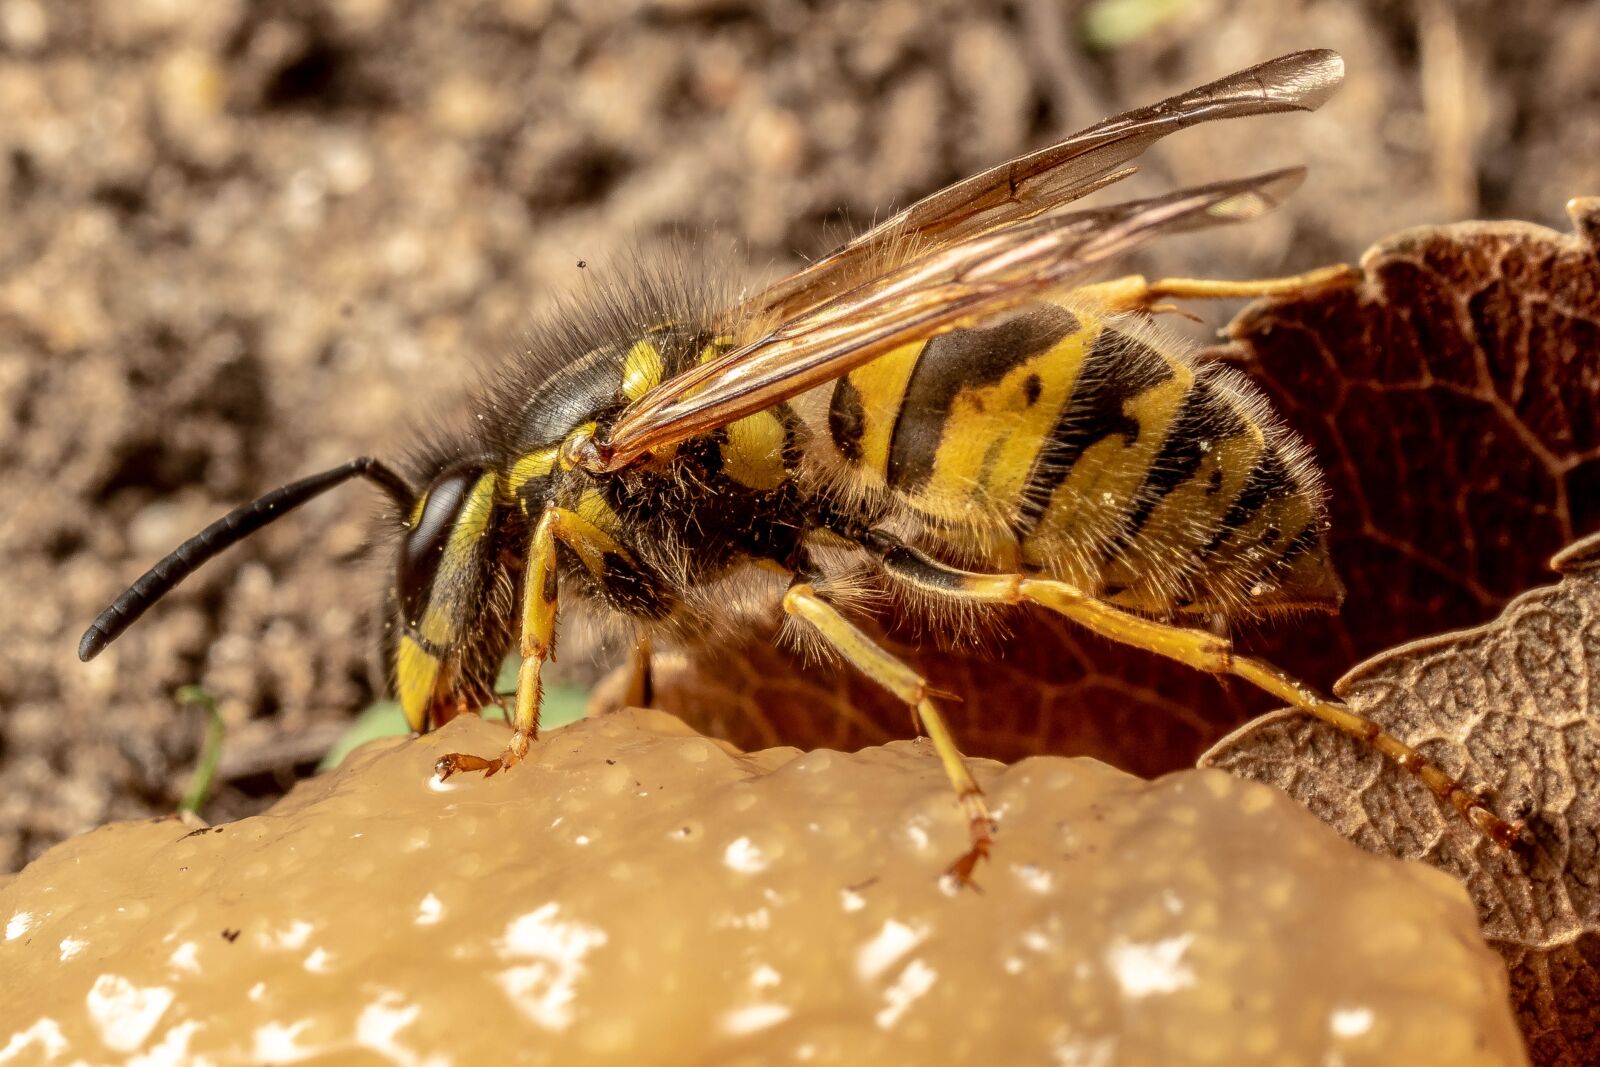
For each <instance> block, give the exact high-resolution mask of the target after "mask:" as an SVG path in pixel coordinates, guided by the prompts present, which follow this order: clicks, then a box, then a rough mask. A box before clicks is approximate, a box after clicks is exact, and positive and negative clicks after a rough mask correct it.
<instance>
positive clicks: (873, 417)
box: [850, 341, 927, 483]
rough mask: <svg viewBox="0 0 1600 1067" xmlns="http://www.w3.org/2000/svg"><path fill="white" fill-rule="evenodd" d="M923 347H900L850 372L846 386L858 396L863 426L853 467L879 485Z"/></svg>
mask: <svg viewBox="0 0 1600 1067" xmlns="http://www.w3.org/2000/svg"><path fill="white" fill-rule="evenodd" d="M926 344H927V342H926V341H913V342H912V343H910V344H907V345H901V346H900V347H899V348H896V349H894V350H893V351H892V352H889V353H888V354H886V355H883V356H879V357H878V358H877V359H875V360H873V361H872V362H871V363H867V364H865V365H863V366H860V367H857V368H856V369H855V370H853V371H851V372H850V384H851V385H853V386H855V389H856V392H857V393H859V394H860V396H861V413H862V421H863V423H864V425H863V427H862V432H861V461H860V462H859V463H857V464H856V465H855V466H856V468H857V469H858V470H862V471H866V472H869V473H871V474H873V475H875V476H876V477H877V480H878V481H879V482H880V483H881V482H882V481H883V480H884V478H885V477H886V474H887V472H888V470H889V444H890V442H891V441H892V440H893V439H894V426H895V423H896V421H898V420H899V418H900V405H901V402H902V401H903V400H904V399H905V395H906V385H907V384H908V383H909V382H910V381H911V372H912V371H914V370H916V368H917V357H918V356H920V355H921V354H922V349H923V347H924V346H925V345H926Z"/></svg>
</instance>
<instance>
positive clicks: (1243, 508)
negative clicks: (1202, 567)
mask: <svg viewBox="0 0 1600 1067" xmlns="http://www.w3.org/2000/svg"><path fill="white" fill-rule="evenodd" d="M1299 491H1300V487H1299V486H1298V485H1297V484H1296V483H1295V480H1294V475H1293V474H1292V473H1291V472H1290V470H1289V465H1288V464H1287V463H1285V462H1284V459H1283V456H1282V455H1281V454H1280V453H1279V451H1278V449H1277V447H1276V446H1275V445H1268V446H1267V448H1266V450H1265V451H1264V452H1262V453H1261V459H1260V460H1259V461H1258V462H1257V463H1256V466H1255V469H1254V470H1252V471H1251V472H1250V477H1249V478H1247V479H1245V483H1244V488H1243V489H1241V490H1240V491H1239V499H1237V500H1235V501H1234V502H1233V504H1232V506H1230V507H1229V508H1228V510H1227V511H1226V512H1224V513H1223V516H1222V523H1221V525H1220V526H1219V527H1218V528H1217V532H1216V535H1215V536H1214V537H1212V538H1211V540H1210V542H1209V543H1208V544H1207V545H1206V546H1205V547H1204V548H1202V549H1201V550H1200V553H1199V558H1200V559H1202V560H1204V559H1205V558H1207V557H1208V556H1210V555H1211V554H1212V553H1214V552H1216V550H1217V549H1218V548H1220V547H1221V546H1222V544H1223V542H1225V541H1227V540H1228V539H1229V538H1230V537H1232V536H1233V535H1234V533H1236V532H1237V531H1239V530H1242V529H1243V528H1244V527H1246V526H1248V525H1250V521H1251V520H1252V519H1254V518H1255V517H1256V515H1257V514H1259V513H1260V511H1261V509H1262V508H1264V507H1266V506H1267V504H1269V503H1271V502H1272V501H1275V500H1282V499H1284V498H1285V497H1289V496H1293V495H1294V494H1295V493H1297V492H1299Z"/></svg>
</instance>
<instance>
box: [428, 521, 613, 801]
mask: <svg viewBox="0 0 1600 1067" xmlns="http://www.w3.org/2000/svg"><path fill="white" fill-rule="evenodd" d="M564 516H567V517H570V518H573V519H577V516H576V515H574V514H573V513H572V512H569V511H564V510H563V509H561V508H549V509H547V510H546V511H545V513H544V514H543V515H541V516H540V517H539V525H538V526H536V527H535V528H534V531H533V541H532V543H531V544H530V545H529V548H528V572H527V575H526V578H525V580H524V581H523V583H522V637H521V640H520V642H519V645H518V649H519V651H520V652H521V653H522V663H521V665H520V666H519V667H518V668H517V704H516V711H515V713H514V714H513V715H512V719H511V722H512V733H511V740H510V741H508V742H507V743H506V747H505V750H504V751H503V752H501V753H500V755H498V756H495V757H493V758H489V757H486V756H472V755H468V754H466V753H462V752H451V753H449V754H448V755H444V756H440V757H439V759H438V761H437V762H435V763H434V765H433V769H434V772H435V773H437V774H438V775H439V778H440V780H444V779H447V778H449V777H450V776H451V775H452V774H454V773H456V772H457V771H482V772H483V775H484V777H485V778H488V777H491V776H493V775H494V774H496V773H497V772H498V771H500V770H501V769H503V768H506V767H514V766H516V764H517V763H519V762H520V761H521V760H522V757H524V756H526V755H527V754H528V749H529V747H530V746H531V745H532V744H533V739H534V738H535V737H537V736H538V735H539V698H540V696H541V695H542V685H541V683H540V680H539V671H540V669H541V668H543V666H544V661H545V660H546V659H552V658H554V656H555V649H556V538H557V537H559V536H562V534H563V533H565V534H567V535H569V536H570V535H571V530H570V529H568V530H563V529H562V527H563V525H570V524H569V523H564V521H563V517H564ZM578 521H579V522H580V523H581V522H582V521H583V520H581V519H578ZM584 525H587V523H585V524H584Z"/></svg>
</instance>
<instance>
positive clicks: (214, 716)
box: [177, 685, 223, 815]
mask: <svg viewBox="0 0 1600 1067" xmlns="http://www.w3.org/2000/svg"><path fill="white" fill-rule="evenodd" d="M177 697H178V703H180V704H183V705H185V706H188V705H190V704H198V705H200V706H201V707H202V708H204V709H205V712H206V739H205V741H204V742H203V743H202V744H201V746H200V760H199V762H198V763H196V764H195V768H194V777H193V778H191V779H190V780H189V789H188V791H187V792H185V793H184V794H183V799H182V800H181V801H179V802H178V810H179V811H192V812H194V813H195V814H196V815H198V814H200V809H201V808H202V807H204V806H205V802H206V798H207V797H209V796H210V795H211V786H212V784H213V783H214V782H215V781H216V778H217V764H218V763H220V762H221V761H222V734H223V726H222V713H221V712H220V711H218V710H217V699H216V697H213V696H212V695H211V694H210V693H208V692H207V691H206V690H205V689H203V688H201V687H200V686H198V685H186V686H183V687H181V688H180V689H179V690H178V692H177Z"/></svg>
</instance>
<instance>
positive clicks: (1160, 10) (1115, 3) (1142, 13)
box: [1080, 0, 1193, 51]
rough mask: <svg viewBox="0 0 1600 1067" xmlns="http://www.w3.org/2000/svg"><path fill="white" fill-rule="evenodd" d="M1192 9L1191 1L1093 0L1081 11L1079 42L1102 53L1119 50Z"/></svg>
mask: <svg viewBox="0 0 1600 1067" xmlns="http://www.w3.org/2000/svg"><path fill="white" fill-rule="evenodd" d="M1192 6H1193V3H1192V0H1094V3H1091V4H1090V5H1089V6H1088V7H1086V8H1084V11H1083V18H1082V22H1081V23H1080V25H1081V27H1082V32H1083V39H1084V42H1085V43H1086V44H1088V45H1090V46H1091V47H1093V48H1098V49H1100V50H1102V51H1110V50H1112V49H1114V48H1120V47H1122V46H1123V45H1125V44H1132V43H1133V42H1134V41H1137V40H1138V39H1139V38H1141V37H1143V36H1145V35H1146V34H1148V33H1150V32H1151V31H1153V30H1156V29H1158V28H1159V27H1160V26H1161V24H1162V23H1164V22H1170V21H1171V20H1172V19H1174V18H1177V17H1178V16H1179V15H1182V14H1183V13H1184V12H1185V11H1187V10H1188V9H1189V8H1190V7H1192Z"/></svg>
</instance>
